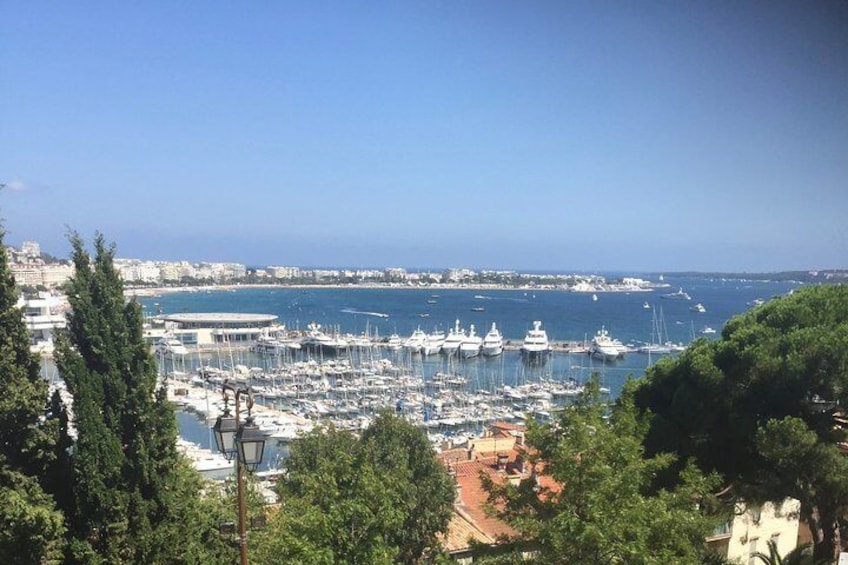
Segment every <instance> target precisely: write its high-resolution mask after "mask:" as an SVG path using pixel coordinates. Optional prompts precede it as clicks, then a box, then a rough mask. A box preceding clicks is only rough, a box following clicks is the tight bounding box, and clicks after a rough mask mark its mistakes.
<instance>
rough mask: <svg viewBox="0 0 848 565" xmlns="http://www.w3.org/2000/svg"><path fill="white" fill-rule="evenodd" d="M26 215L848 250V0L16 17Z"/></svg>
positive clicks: (120, 228) (265, 7)
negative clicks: (808, 2)
mask: <svg viewBox="0 0 848 565" xmlns="http://www.w3.org/2000/svg"><path fill="white" fill-rule="evenodd" d="M4 16H5V23H6V26H5V27H4V34H3V37H2V38H0V68H2V72H3V76H4V79H5V80H4V97H5V102H6V103H5V104H4V105H3V106H2V107H0V123H2V124H3V129H4V133H5V135H4V136H2V137H0V182H3V183H5V184H6V185H7V188H6V189H5V190H4V191H2V193H0V217H3V218H5V221H4V224H3V225H4V227H5V229H6V231H7V236H6V240H7V243H15V244H19V243H20V242H21V241H23V240H35V241H38V242H39V243H41V245H42V247H43V249H44V250H45V251H48V252H50V253H51V254H54V255H57V256H60V257H64V256H67V253H68V250H69V246H68V244H67V241H65V234H66V232H67V229H68V227H67V226H70V228H72V229H74V230H77V231H78V232H79V233H80V234H82V235H83V237H85V238H86V239H87V240H90V239H91V238H93V235H94V232H95V231H97V230H99V231H102V232H103V234H104V235H105V237H106V238H107V239H108V240H109V241H114V242H115V243H116V244H117V250H118V256H121V257H133V258H139V259H163V260H181V259H185V260H189V261H193V262H194V261H229V262H239V263H244V264H249V265H271V264H277V265H297V266H310V265H382V266H401V267H406V268H416V267H415V266H416V265H434V264H437V265H452V266H467V267H469V268H474V269H481V268H488V269H512V270H535V271H569V270H571V271H582V272H600V271H619V272H656V273H659V272H681V271H699V272H752V273H763V272H780V271H807V270H814V269H819V270H822V269H839V268H846V267H848V226H846V223H845V218H846V217H848V153H846V148H848V112H846V111H845V108H848V34H846V33H845V30H846V29H848V4H846V3H844V2H827V1H826V2H819V3H814V4H799V3H793V2H747V3H709V4H699V3H650V2H648V3H637V4H621V5H616V4H603V3H601V4H599V3H594V2H569V3H558V2H536V3H531V4H527V3H510V2H497V3H494V4H493V3H489V2H486V3H483V2H469V3H465V4H451V3H433V2H426V3H425V2H421V3H419V2H406V3H394V2H369V3H366V4H364V5H355V4H349V3H340V2H328V3H313V2H296V1H295V2H285V3H265V2H258V3H254V4H249V5H231V4H226V3H219V2H211V3H208V4H204V5H203V6H202V9H201V8H200V7H197V6H194V5H191V4H173V3H171V2H164V1H161V0H159V1H157V0H154V1H151V2H145V3H142V4H137V5H133V4H126V3H102V4H99V5H98V7H97V9H90V10H80V9H79V7H78V6H74V5H71V4H61V3H60V4H40V3H16V4H13V5H9V6H7V7H6V9H5V10H4Z"/></svg>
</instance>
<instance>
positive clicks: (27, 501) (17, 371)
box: [0, 230, 64, 564]
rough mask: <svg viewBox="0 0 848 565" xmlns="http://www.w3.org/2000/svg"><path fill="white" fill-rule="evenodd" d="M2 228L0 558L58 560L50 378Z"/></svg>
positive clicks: (60, 541)
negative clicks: (45, 482) (46, 480)
mask: <svg viewBox="0 0 848 565" xmlns="http://www.w3.org/2000/svg"><path fill="white" fill-rule="evenodd" d="M3 235H4V234H3V231H2V230H0V562H3V563H21V564H28V563H32V564H36V563H55V562H57V561H56V560H57V559H58V558H59V557H60V555H61V548H62V544H63V539H62V536H63V533H64V529H63V526H62V515H61V513H59V512H58V511H57V510H56V508H55V503H54V501H53V499H52V498H51V497H50V496H49V495H47V494H46V493H45V492H44V489H43V488H42V485H41V484H40V483H39V478H40V477H43V476H44V473H45V470H46V469H47V467H48V466H49V465H50V460H51V456H52V453H53V446H54V445H55V439H56V433H55V430H56V428H55V426H54V425H52V423H50V422H45V421H44V419H43V418H42V416H44V412H45V409H46V408H47V388H48V387H47V383H46V382H45V381H44V380H43V379H42V378H41V376H40V371H39V363H38V359H37V358H36V357H35V356H34V355H33V354H32V353H31V352H30V350H29V336H28V333H27V329H26V326H25V325H24V322H23V315H22V312H21V309H20V308H17V307H16V303H17V298H18V293H17V291H16V288H15V280H14V278H13V277H12V273H11V271H10V269H9V262H8V257H7V254H6V248H5V247H4V246H3Z"/></svg>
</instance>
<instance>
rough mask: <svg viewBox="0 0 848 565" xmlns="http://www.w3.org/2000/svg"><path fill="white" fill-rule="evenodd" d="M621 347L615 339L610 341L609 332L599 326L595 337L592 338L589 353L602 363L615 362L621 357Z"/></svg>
mask: <svg viewBox="0 0 848 565" xmlns="http://www.w3.org/2000/svg"><path fill="white" fill-rule="evenodd" d="M622 347H623V346H622V345H621V342H619V341H618V340H616V339H612V338H611V337H610V335H609V332H608V331H607V330H606V329H605V328H604V327H603V326H601V329H599V330H598V333H596V334H595V337H594V338H592V346H591V347H590V348H589V353H591V354H592V357H594V358H595V359H600V360H602V361H615V360H616V359H618V358H619V357H621V356H622V355H623V353H622Z"/></svg>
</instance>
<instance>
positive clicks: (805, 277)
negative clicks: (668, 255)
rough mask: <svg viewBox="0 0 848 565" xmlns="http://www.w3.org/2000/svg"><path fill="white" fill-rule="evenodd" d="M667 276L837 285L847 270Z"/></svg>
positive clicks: (845, 277)
mask: <svg viewBox="0 0 848 565" xmlns="http://www.w3.org/2000/svg"><path fill="white" fill-rule="evenodd" d="M666 275H669V276H676V277H692V278H710V279H729V280H748V281H798V282H803V283H810V284H815V283H838V282H848V270H844V269H827V270H822V271H781V272H779V273H705V272H694V271H684V272H680V273H666Z"/></svg>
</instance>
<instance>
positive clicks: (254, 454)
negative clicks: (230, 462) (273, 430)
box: [236, 418, 265, 470]
mask: <svg viewBox="0 0 848 565" xmlns="http://www.w3.org/2000/svg"><path fill="white" fill-rule="evenodd" d="M236 447H237V448H238V457H239V461H240V462H241V464H242V465H244V466H245V467H247V468H249V469H251V470H253V469H256V467H257V466H259V464H260V463H262V454H263V452H264V451H265V434H263V433H262V432H261V431H259V426H257V425H256V424H255V423H254V422H253V418H248V419H247V422H245V423H244V425H243V426H242V427H241V429H239V431H238V435H237V436H236Z"/></svg>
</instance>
